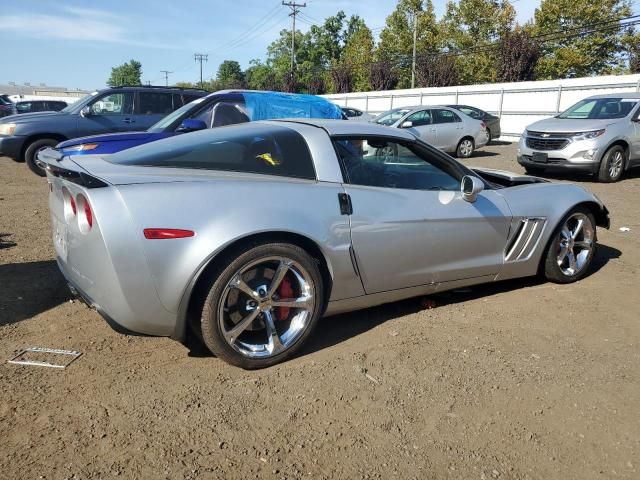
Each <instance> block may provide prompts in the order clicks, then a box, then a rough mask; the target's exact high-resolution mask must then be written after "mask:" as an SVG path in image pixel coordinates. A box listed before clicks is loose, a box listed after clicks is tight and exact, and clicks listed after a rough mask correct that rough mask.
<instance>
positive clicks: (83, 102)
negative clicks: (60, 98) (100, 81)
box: [60, 92, 98, 113]
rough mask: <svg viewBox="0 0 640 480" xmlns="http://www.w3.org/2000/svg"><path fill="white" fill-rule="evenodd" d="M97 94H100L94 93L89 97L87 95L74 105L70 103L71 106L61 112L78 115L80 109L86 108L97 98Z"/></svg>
mask: <svg viewBox="0 0 640 480" xmlns="http://www.w3.org/2000/svg"><path fill="white" fill-rule="evenodd" d="M97 94H98V92H92V93H90V94H89V95H85V96H84V97H82V98H81V99H80V100H77V101H75V102H73V103H70V104H69V105H67V106H66V107H65V108H63V109H62V110H60V111H61V112H64V113H76V112H78V111H80V109H81V108H82V107H84V106H85V105H86V104H87V103H89V101H90V100H91V99H92V98H93V97H95V96H96V95H97Z"/></svg>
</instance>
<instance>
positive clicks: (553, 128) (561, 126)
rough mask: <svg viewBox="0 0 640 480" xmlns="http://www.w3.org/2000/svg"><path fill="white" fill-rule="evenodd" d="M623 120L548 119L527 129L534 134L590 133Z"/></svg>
mask: <svg viewBox="0 0 640 480" xmlns="http://www.w3.org/2000/svg"><path fill="white" fill-rule="evenodd" d="M620 120H621V119H619V118H616V119H604V120H593V119H589V118H585V119H577V120H576V119H569V118H557V117H553V118H547V119H545V120H539V121H537V122H535V123H532V124H531V125H529V126H528V127H527V130H529V131H532V130H533V131H534V132H549V133H559V132H588V131H589V130H599V129H601V128H605V127H606V126H607V125H611V124H613V123H616V122H619V121H620Z"/></svg>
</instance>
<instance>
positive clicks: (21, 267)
mask: <svg viewBox="0 0 640 480" xmlns="http://www.w3.org/2000/svg"><path fill="white" fill-rule="evenodd" d="M0 286H1V288H0V326H1V325H9V324H12V323H16V322H20V321H22V320H26V319H28V318H31V317H33V316H35V315H38V314H39V313H42V312H44V311H46V310H49V309H51V308H53V307H55V306H57V305H60V304H62V303H64V302H66V301H68V300H69V299H71V293H70V292H69V289H68V288H67V282H66V280H65V279H64V277H63V276H62V274H61V273H60V270H58V265H57V264H56V262H55V261H53V260H48V261H42V262H30V263H10V264H7V265H0Z"/></svg>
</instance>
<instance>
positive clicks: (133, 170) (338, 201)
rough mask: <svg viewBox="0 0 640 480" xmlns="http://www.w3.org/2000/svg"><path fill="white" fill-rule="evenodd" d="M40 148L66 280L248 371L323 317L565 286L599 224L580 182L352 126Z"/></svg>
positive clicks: (108, 312) (244, 127) (132, 324)
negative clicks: (471, 289)
mask: <svg viewBox="0 0 640 480" xmlns="http://www.w3.org/2000/svg"><path fill="white" fill-rule="evenodd" d="M204 101H205V100H201V102H204ZM40 159H41V161H42V162H43V164H44V166H45V168H46V172H47V177H48V182H49V183H50V193H49V205H50V210H51V222H52V226H53V242H54V246H55V250H56V256H57V261H58V265H59V267H60V269H61V271H62V273H63V274H64V276H65V278H66V279H67V281H68V282H69V284H70V285H71V288H72V290H73V291H74V292H76V294H77V295H79V296H80V297H81V298H83V299H84V300H85V301H86V303H87V304H89V305H91V306H93V307H94V308H96V309H97V311H98V312H99V313H100V314H101V315H102V316H103V317H104V318H105V319H106V320H107V322H109V323H110V324H111V325H112V326H114V328H116V329H118V330H120V331H129V332H136V333H142V334H149V335H163V336H170V337H172V338H174V339H177V340H184V339H185V338H186V337H187V335H189V333H188V332H192V333H193V334H195V335H196V336H197V337H199V338H202V339H203V340H204V342H205V344H206V345H207V347H208V348H209V349H210V350H211V351H212V352H213V353H214V354H215V355H216V356H218V357H219V358H221V359H223V360H225V361H227V362H229V363H232V364H234V365H238V366H241V367H243V368H261V367H266V366H269V365H273V364H275V363H278V362H280V361H283V360H285V359H287V358H290V357H291V356H292V355H294V354H295V353H296V352H297V351H299V350H300V348H301V347H302V346H303V345H304V344H305V342H306V341H307V339H308V338H309V336H310V335H311V333H312V331H313V329H314V327H315V326H316V324H317V322H318V319H319V318H320V317H321V316H322V315H332V314H336V313H340V312H346V311H351V310H356V309H360V308H365V307H370V306H374V305H379V304H382V303H386V302H391V301H395V300H399V299H402V298H407V297H412V296H417V295H424V294H429V293H433V292H436V291H443V290H448V289H452V288H459V287H461V286H466V285H474V284H478V283H483V282H493V281H500V280H505V279H510V278H516V277H524V276H529V275H536V274H537V273H538V272H539V271H542V272H543V273H544V275H545V277H546V278H547V279H549V280H551V281H554V282H560V283H568V282H574V281H576V280H579V279H580V278H582V277H583V276H584V275H585V274H586V273H587V271H588V269H589V266H590V264H591V262H592V260H593V258H594V254H595V248H596V237H597V236H596V226H600V227H604V228H608V226H609V219H608V212H607V209H606V208H605V206H604V205H603V204H602V202H601V201H600V200H599V199H598V198H597V197H595V196H594V195H592V194H590V193H589V192H587V191H586V190H585V189H583V188H581V187H578V186H575V185H571V184H564V183H550V182H547V181H545V180H542V179H539V178H536V177H530V176H519V175H515V174H508V173H505V172H497V171H491V170H486V169H469V168H467V167H466V166H464V165H463V164H461V163H459V162H457V161H456V160H454V159H453V158H451V157H450V156H448V155H446V154H445V153H443V152H442V151H441V150H439V149H437V148H434V147H433V146H431V145H429V144H427V143H425V142H424V141H423V140H422V139H421V138H419V137H418V136H416V135H414V134H413V133H412V132H411V129H410V128H395V129H392V128H388V127H386V126H383V125H376V124H372V123H365V122H350V121H340V120H309V119H291V120H281V121H258V122H251V123H246V122H245V123H243V124H239V125H231V126H227V127H225V128H213V129H211V128H209V129H204V130H201V131H199V132H193V133H189V134H186V135H176V136H172V137H170V138H165V139H161V140H158V141H155V142H151V143H147V144H145V145H141V146H139V147H137V148H131V149H125V150H122V151H120V152H118V153H115V154H111V155H87V156H84V157H79V156H75V155H65V154H64V153H63V151H60V150H58V151H56V150H53V149H49V150H46V151H45V152H43V153H42V154H41V155H40ZM231 199H232V201H231Z"/></svg>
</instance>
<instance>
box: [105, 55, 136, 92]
mask: <svg viewBox="0 0 640 480" xmlns="http://www.w3.org/2000/svg"><path fill="white" fill-rule="evenodd" d="M141 78H142V64H141V63H140V62H139V61H137V60H131V61H129V62H128V63H123V64H122V65H118V66H117V67H113V68H112V69H111V76H110V77H109V80H107V85H109V86H110V87H122V86H124V85H142V80H141Z"/></svg>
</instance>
